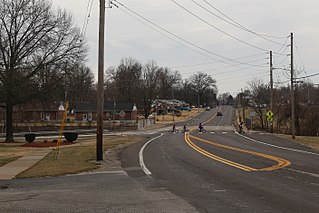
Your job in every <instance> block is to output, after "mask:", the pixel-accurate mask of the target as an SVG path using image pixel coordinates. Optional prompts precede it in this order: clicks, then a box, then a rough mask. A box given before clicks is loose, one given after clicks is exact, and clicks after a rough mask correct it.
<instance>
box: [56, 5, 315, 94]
mask: <svg viewBox="0 0 319 213" xmlns="http://www.w3.org/2000/svg"><path fill="white" fill-rule="evenodd" d="M118 1H119V2H121V3H123V4H124V5H125V7H126V8H125V7H123V6H120V4H118V3H117V4H118V6H119V8H116V7H113V8H112V9H107V11H106V13H107V17H106V45H105V66H106V67H110V66H116V65H118V64H119V62H120V60H121V59H122V58H124V57H133V58H135V59H137V60H139V61H140V62H142V63H147V62H148V61H150V60H154V61H156V62H157V63H158V65H159V66H163V67H164V66H165V67H169V68H172V69H174V70H179V71H180V73H181V74H182V76H183V77H184V78H187V77H189V76H190V75H192V74H194V73H196V72H198V71H201V72H205V73H207V74H209V75H211V76H212V78H214V79H216V80H217V87H218V91H219V93H224V92H230V93H231V94H232V95H236V94H237V92H239V91H240V90H241V89H245V88H246V87H247V82H248V81H251V80H253V78H257V79H262V80H264V82H265V83H267V82H269V54H268V53H267V52H269V51H270V50H272V51H273V52H274V59H273V61H274V67H276V68H283V69H285V68H288V69H290V68H289V66H290V58H289V56H288V54H289V53H290V47H289V46H287V45H289V44H290V38H288V37H287V36H289V35H290V33H291V32H293V33H294V37H295V45H294V46H295V48H294V56H295V57H294V59H295V68H296V69H298V70H300V71H299V77H302V76H308V75H311V74H315V73H318V72H319V69H318V65H319V57H318V50H319V25H318V20H319V9H318V8H319V1H318V0H306V1H300V0H280V1H278V0H258V1H256V0H240V1H238V0H214V1H213V0H174V1H175V2H176V3H178V4H180V5H181V6H182V7H184V8H186V9H187V10H189V12H187V11H185V10H184V9H182V8H181V6H178V5H177V4H175V3H174V2H173V1H171V0H148V1H145V0H118ZM205 1H206V2H205ZM90 2H93V4H92V10H91V15H90V18H89V22H88V25H87V29H86V33H85V35H86V38H87V41H88V46H89V48H90V50H89V56H88V63H87V65H88V66H89V67H90V68H91V69H92V71H93V72H94V73H95V75H96V74H97V63H98V60H97V52H98V51H97V47H98V16H99V0H52V3H53V6H54V7H60V8H63V9H66V10H68V11H69V12H70V13H71V14H72V15H73V17H74V19H75V22H76V24H77V25H78V26H79V28H81V29H83V24H84V23H85V22H86V20H87V18H88V16H87V15H86V14H87V8H88V4H89V3H90ZM194 2H196V3H197V4H198V5H196V4H195V3H194ZM213 7H215V8H217V9H218V10H219V11H220V12H222V13H223V14H224V15H226V16H227V17H229V18H231V19H232V20H233V21H235V22H236V23H238V24H241V25H242V26H243V27H245V28H247V29H248V30H250V31H251V32H253V33H255V34H252V33H250V32H247V30H246V31H245V30H242V29H239V28H238V27H235V26H234V25H236V24H235V23H234V22H232V21H231V20H230V19H228V18H227V17H226V16H223V15H222V14H221V13H218V11H216V10H215V9H214V8H213ZM127 8H129V10H128V9H127ZM132 11H134V12H135V13H136V14H138V15H140V16H141V17H144V18H146V19H147V20H149V21H151V22H152V23H153V24H155V25H156V26H155V25H152V24H151V23H149V22H146V21H145V20H144V19H141V18H140V17H139V16H137V15H136V14H134V13H132ZM125 12H126V13H125ZM127 13H129V14H131V16H130V15H128V14H127ZM191 13H192V14H191ZM213 14H216V15H218V16H220V17H222V18H223V19H224V20H222V19H220V18H218V17H216V16H214V15H213ZM132 16H133V17H135V18H133V17H132ZM195 16H197V17H195ZM136 18H138V19H139V20H140V21H137V20H136ZM200 19H201V20H200ZM225 20H227V21H228V22H231V23H233V24H229V23H227V22H226V21H225ZM141 22H143V23H144V24H142V23H141ZM145 24H146V25H148V26H151V27H152V28H153V29H152V28H150V27H148V26H146V25H145ZM158 27H160V28H158ZM154 29H155V30H154ZM163 30H165V31H163ZM256 34H258V35H256ZM260 34H263V35H269V36H276V37H266V36H263V35H262V36H261V35H260ZM277 37H280V38H277ZM181 39H182V40H181ZM268 40H271V41H268ZM283 69H277V70H275V71H274V81H275V82H285V81H286V80H287V79H288V78H289V71H285V70H283ZM310 80H311V81H312V82H313V83H319V76H315V77H311V78H310ZM278 85H280V84H278ZM281 85H287V83H285V84H281Z"/></svg>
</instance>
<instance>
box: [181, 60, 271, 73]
mask: <svg viewBox="0 0 319 213" xmlns="http://www.w3.org/2000/svg"><path fill="white" fill-rule="evenodd" d="M261 60H265V59H259V60H255V61H253V62H257V61H261ZM262 65H264V63H263V64H258V65H255V66H257V67H268V66H262ZM234 66H238V65H228V66H224V67H219V68H214V69H205V70H196V71H188V72H183V74H187V73H190V72H209V71H215V70H219V69H224V68H229V67H234ZM252 67H253V66H248V67H240V69H238V70H235V71H223V72H217V73H214V75H218V74H224V73H232V72H237V71H240V70H246V69H250V68H252Z"/></svg>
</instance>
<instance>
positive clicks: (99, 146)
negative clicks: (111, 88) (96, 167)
mask: <svg viewBox="0 0 319 213" xmlns="http://www.w3.org/2000/svg"><path fill="white" fill-rule="evenodd" d="M104 31H105V0H100V21H99V53H98V58H99V62H98V63H99V64H98V88H97V93H98V94H97V130H96V160H97V161H101V160H103V111H104Z"/></svg>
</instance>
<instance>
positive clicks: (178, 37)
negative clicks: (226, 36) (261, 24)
mask: <svg viewBox="0 0 319 213" xmlns="http://www.w3.org/2000/svg"><path fill="white" fill-rule="evenodd" d="M114 2H116V3H118V4H119V5H120V6H122V7H123V8H125V9H126V10H128V11H130V12H131V13H133V14H134V15H135V16H137V17H139V18H140V19H142V20H144V21H146V22H148V23H150V24H151V25H153V26H155V27H156V28H158V29H160V30H162V31H164V32H165V33H167V34H169V35H171V36H173V37H175V38H177V39H179V40H181V41H183V42H184V43H186V44H188V45H190V46H193V47H195V48H197V49H199V50H201V51H203V52H206V53H209V54H211V55H214V56H218V57H220V58H222V59H224V60H225V61H223V60H218V59H216V58H212V57H210V58H212V59H213V60H215V61H218V62H221V63H226V62H227V61H231V62H234V63H237V64H244V65H251V64H247V63H244V62H240V61H237V60H234V59H230V58H227V57H225V56H222V55H220V54H217V53H214V52H212V51H210V50H207V49H205V48H203V47H200V46H198V45H196V44H194V43H192V42H190V41H187V40H186V39H184V38H182V37H180V36H178V35H176V34H174V33H172V32H170V31H168V30H166V29H165V28H163V27H161V26H159V25H158V24H156V23H154V22H153V21H150V20H149V19H147V18H145V17H144V16H142V15H140V14H138V13H137V12H135V11H133V10H132V9H130V8H128V7H127V6H125V5H124V4H123V3H121V2H119V1H117V0H114V1H112V4H114ZM119 9H121V10H122V11H123V12H124V10H123V9H122V8H119ZM125 13H126V14H128V13H127V12H126V11H125ZM129 15H130V16H131V17H133V16H132V15H131V14H129ZM134 18H135V19H136V20H138V21H139V22H141V21H140V20H139V19H137V18H136V17H134ZM141 23H143V24H144V25H145V23H144V22H141ZM146 26H148V27H150V26H149V25H148V24H146ZM150 28H151V29H153V30H154V27H150ZM155 31H156V32H159V31H158V30H155ZM161 35H164V34H163V33H162V32H161ZM164 36H165V37H166V38H169V39H170V40H173V41H175V42H176V40H175V39H172V38H171V37H169V36H167V35H164ZM178 43H179V44H182V43H181V42H178ZM182 45H183V46H185V47H187V48H189V49H192V50H194V49H193V48H190V47H188V46H187V45H185V44H182ZM196 52H197V53H199V51H196ZM265 52H267V51H265ZM200 54H202V55H203V53H200ZM205 56H207V55H206V54H205ZM226 64H229V63H226ZM251 66H256V65H251Z"/></svg>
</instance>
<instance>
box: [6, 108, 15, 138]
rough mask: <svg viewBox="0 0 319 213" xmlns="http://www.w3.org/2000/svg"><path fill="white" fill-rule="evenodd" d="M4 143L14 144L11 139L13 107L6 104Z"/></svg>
mask: <svg viewBox="0 0 319 213" xmlns="http://www.w3.org/2000/svg"><path fill="white" fill-rule="evenodd" d="M6 142H14V139H13V106H12V104H11V103H7V104H6Z"/></svg>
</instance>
